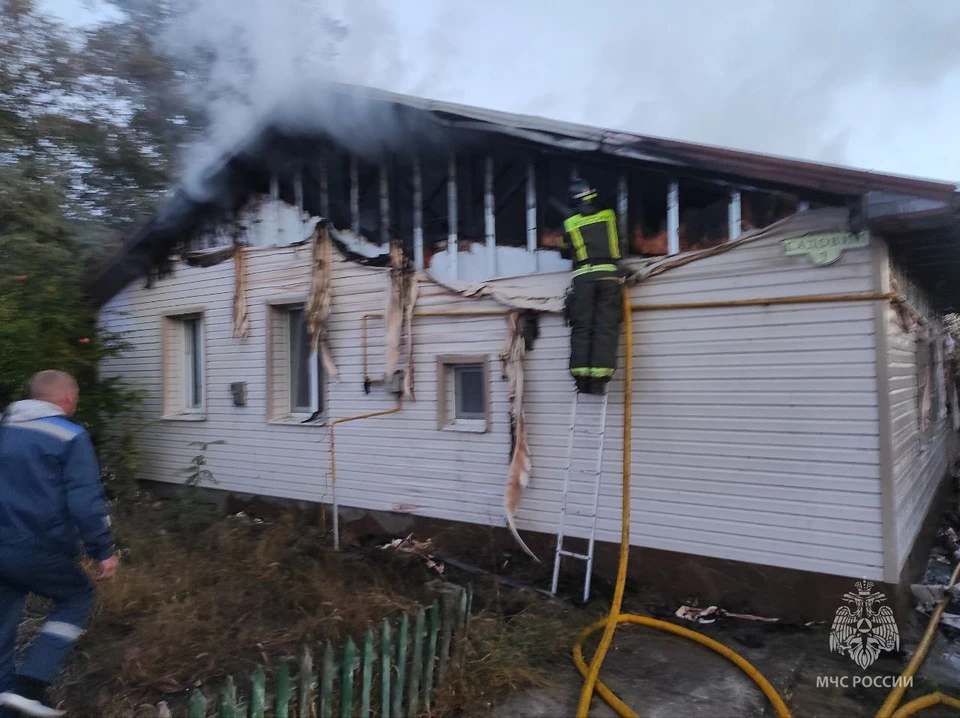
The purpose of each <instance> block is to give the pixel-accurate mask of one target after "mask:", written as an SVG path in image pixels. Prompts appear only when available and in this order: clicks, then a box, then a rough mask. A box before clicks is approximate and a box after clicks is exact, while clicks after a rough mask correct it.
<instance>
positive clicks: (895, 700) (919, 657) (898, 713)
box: [877, 563, 960, 718]
mask: <svg viewBox="0 0 960 718" xmlns="http://www.w3.org/2000/svg"><path fill="white" fill-rule="evenodd" d="M958 576H960V563H958V564H957V566H956V568H954V569H953V574H952V575H951V576H950V582H949V583H948V584H947V586H952V585H953V584H955V583H956V582H957V577H958ZM949 603H950V594H945V595H944V597H943V599H941V601H940V603H938V604H937V607H936V609H934V611H933V613H932V614H930V622H929V623H928V624H927V630H926V632H925V633H924V634H923V638H922V639H920V645H919V646H917V650H916V651H915V652H914V654H913V658H911V659H910V663H909V664H907V667H906V668H905V669H904V670H903V673H901V674H900V677H901V678H902V679H904V680H900V681H897V682H896V685H895V686H894V688H893V690H892V691H890V695H889V696H887V700H886V701H884V703H883V705H882V706H881V707H880V710H879V711H877V718H891V717H892V718H905V716H912V715H913V714H914V713H917V712H919V711H922V710H923V709H924V708H929V707H930V706H935V705H937V704H938V703H943V704H944V705H948V706H951V707H953V708H960V700H957V699H956V698H953V697H951V696H948V695H944V694H943V693H940V692H939V691H937V692H935V693H929V694H927V695H925V696H921V697H920V698H916V699H914V700H912V701H910V702H909V703H907V704H905V705H902V706H900V708H897V706H898V705H900V701H901V700H903V694H904V693H905V692H906V690H907V686H906V683H907V679H910V678H913V676H914V675H915V674H916V672H917V671H918V670H919V668H920V665H921V664H922V663H923V659H924V658H926V657H927V651H929V650H930V645H931V644H932V643H933V639H934V637H935V636H936V635H937V626H938V625H939V624H940V618H941V617H942V616H943V612H944V610H946V608H947V605H948V604H949Z"/></svg>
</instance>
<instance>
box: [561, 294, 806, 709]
mask: <svg viewBox="0 0 960 718" xmlns="http://www.w3.org/2000/svg"><path fill="white" fill-rule="evenodd" d="M623 324H624V343H625V347H626V358H625V361H624V364H625V366H624V375H623V499H622V502H621V528H620V563H619V566H618V567H617V582H616V585H615V588H614V592H613V602H612V603H611V605H610V613H609V614H607V615H606V616H604V617H603V618H601V619H600V620H599V621H596V622H595V623H593V624H591V625H590V626H587V628H585V629H584V630H583V631H582V632H581V633H580V635H579V636H578V637H577V640H576V642H575V643H574V644H573V662H574V664H575V665H576V666H577V670H579V671H580V673H581V675H583V679H584V680H583V689H582V690H581V692H580V700H579V703H578V704H577V718H586V716H587V713H588V712H589V710H590V701H591V700H592V698H593V693H594V690H596V692H597V694H598V695H599V696H600V697H601V698H603V700H604V701H606V703H607V705H609V706H610V707H611V708H612V709H613V710H614V711H615V712H616V713H617V715H619V716H621V717H622V718H636V716H637V713H635V712H634V711H633V710H632V709H631V708H630V706H628V705H627V704H626V703H624V702H623V701H622V700H620V699H619V698H618V697H617V696H616V694H614V693H613V691H611V690H610V689H609V688H607V687H606V686H605V685H604V684H603V682H602V681H601V680H600V679H599V676H600V667H601V666H602V665H603V659H604V658H606V655H607V651H608V650H609V649H610V644H611V643H612V642H613V634H614V633H615V632H616V630H617V626H618V625H619V624H621V623H634V624H638V625H641V626H650V627H652V628H657V629H659V630H661V631H668V632H670V633H673V634H675V635H678V636H683V637H684V638H689V639H690V640H693V641H696V642H697V643H699V644H701V645H703V646H706V647H707V648H709V649H711V650H713V651H716V652H717V653H719V654H720V655H722V656H723V657H724V658H727V659H729V660H730V661H732V662H733V663H734V664H735V665H736V666H737V667H738V668H740V669H741V670H742V671H744V672H745V673H746V674H747V675H748V676H749V677H750V678H751V680H753V681H754V683H756V684H757V685H758V686H759V687H760V690H762V691H763V693H764V695H765V696H767V698H768V699H769V700H770V702H771V703H772V704H773V707H774V708H775V709H776V711H777V715H778V716H780V718H790V711H789V710H788V709H787V706H786V704H785V703H784V702H783V699H782V698H781V697H780V695H779V694H778V693H777V691H776V690H775V689H774V687H773V686H772V685H770V682H769V681H768V680H767V679H766V678H764V677H763V675H762V674H761V673H760V671H758V670H757V669H756V668H754V666H753V665H751V664H750V662H749V661H747V660H746V659H745V658H744V657H743V656H741V655H740V654H738V653H737V652H736V651H733V650H731V649H729V648H727V647H726V646H724V645H723V644H722V643H719V642H717V641H715V640H713V639H712V638H708V637H707V636H704V635H703V634H702V633H697V632H696V631H691V630H690V629H688V628H683V627H682V626H675V625H674V624H672V623H667V622H666V621H658V620H657V619H654V618H648V617H646V616H638V615H636V614H632V613H620V609H621V607H622V606H623V594H624V587H625V586H626V582H627V562H628V560H629V554H630V439H631V436H630V423H631V418H632V417H631V413H632V412H631V410H632V407H633V404H632V391H631V389H632V387H631V383H632V378H633V326H632V312H631V308H630V293H629V290H628V289H627V288H626V287H624V289H623ZM601 628H602V629H603V636H602V637H601V638H600V643H599V645H598V646H597V650H596V651H595V652H594V654H593V658H592V659H591V660H590V665H589V666H588V665H587V663H586V661H585V660H584V658H583V642H584V640H585V639H586V638H587V637H588V636H589V635H591V634H592V633H595V632H596V631H599V630H600V629H601Z"/></svg>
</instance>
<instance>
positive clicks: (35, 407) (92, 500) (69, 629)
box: [0, 371, 119, 718]
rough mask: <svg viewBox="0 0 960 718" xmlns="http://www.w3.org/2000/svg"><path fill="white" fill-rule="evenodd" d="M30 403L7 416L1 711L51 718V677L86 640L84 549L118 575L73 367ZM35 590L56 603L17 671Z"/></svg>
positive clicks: (49, 375)
mask: <svg viewBox="0 0 960 718" xmlns="http://www.w3.org/2000/svg"><path fill="white" fill-rule="evenodd" d="M30 396H31V399H29V400H27V401H18V402H14V403H13V404H11V405H10V406H9V407H8V408H7V410H6V412H5V413H4V414H3V418H2V420H0V715H2V714H3V712H4V711H7V712H8V714H9V712H10V711H15V712H16V713H19V714H20V715H27V716H36V717H38V718H48V717H49V718H53V717H54V716H60V715H63V711H60V710H56V709H55V708H53V707H51V706H50V705H49V701H48V699H47V697H46V691H47V687H48V686H49V685H50V684H51V683H53V681H54V680H55V679H56V677H57V674H58V673H59V671H60V667H61V665H62V663H63V660H64V658H65V657H66V655H67V653H68V652H69V650H70V649H71V648H72V647H73V644H74V643H75V642H76V640H77V639H78V638H79V637H80V634H81V633H82V632H83V629H84V627H85V626H86V624H87V619H88V618H89V614H90V609H91V608H92V606H93V601H94V596H95V592H94V589H93V586H92V585H91V583H90V581H89V579H88V578H87V576H86V574H85V573H84V572H83V570H82V569H81V567H80V566H79V565H78V563H77V559H78V557H79V556H80V554H81V552H85V553H86V554H87V555H88V556H90V558H92V559H93V560H94V561H97V562H98V564H99V577H100V578H102V579H105V578H111V577H112V576H113V575H114V574H115V573H116V572H117V568H118V565H119V561H118V559H117V557H116V555H115V554H114V549H113V534H112V532H111V529H110V517H109V514H108V512H107V511H108V507H107V501H106V497H105V495H104V492H103V486H102V485H101V483H100V469H99V467H98V465H97V458H96V455H95V454H94V451H93V445H92V444H91V442H90V437H89V435H88V434H87V432H86V431H84V430H83V429H82V428H81V427H79V426H77V425H76V424H74V423H72V422H71V421H69V420H68V418H67V417H69V416H71V415H72V414H73V412H74V411H75V410H76V408H77V401H78V399H79V391H78V389H77V383H76V382H75V381H74V379H73V377H71V376H70V375H69V374H65V373H63V372H59V371H42V372H40V373H38V374H36V375H35V376H34V377H33V378H32V379H31V381H30ZM31 593H34V594H37V595H40V596H44V597H46V598H48V599H50V600H51V601H53V610H52V612H51V613H50V616H49V617H48V619H47V622H46V623H45V624H44V625H43V626H42V628H41V629H40V635H39V636H37V638H36V640H35V641H34V642H33V645H32V646H30V648H29V650H28V651H27V652H26V655H25V657H24V659H23V663H22V664H21V665H20V668H19V670H18V671H16V672H15V671H14V649H15V647H16V637H17V627H18V625H19V623H20V619H21V615H22V613H23V608H24V605H25V603H26V600H27V596H28V595H29V594H31Z"/></svg>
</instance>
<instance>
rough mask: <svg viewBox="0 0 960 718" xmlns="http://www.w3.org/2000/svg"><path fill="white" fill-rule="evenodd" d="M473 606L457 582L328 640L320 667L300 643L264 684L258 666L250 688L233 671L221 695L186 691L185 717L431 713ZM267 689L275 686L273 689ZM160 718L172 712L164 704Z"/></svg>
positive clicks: (347, 717)
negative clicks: (408, 609)
mask: <svg viewBox="0 0 960 718" xmlns="http://www.w3.org/2000/svg"><path fill="white" fill-rule="evenodd" d="M472 604H473V588H472V587H468V588H466V589H464V588H459V587H455V588H454V589H452V590H450V591H447V592H445V593H444V594H443V595H442V597H441V598H440V599H439V600H434V601H433V603H432V604H431V605H430V607H429V608H428V609H426V610H424V608H423V606H419V605H418V606H417V609H416V612H415V613H414V615H413V629H412V631H411V626H410V623H411V620H410V619H411V616H410V615H409V614H407V613H402V614H400V615H399V616H398V617H395V618H394V620H392V621H391V620H390V619H387V618H384V619H383V621H382V622H381V624H380V626H379V627H377V628H378V629H379V630H374V628H373V627H371V628H368V629H367V631H366V633H365V634H364V637H363V639H362V641H361V642H360V645H359V646H358V645H357V644H356V643H355V642H354V640H353V639H352V638H348V639H347V641H346V643H345V644H344V645H343V646H342V648H341V649H340V650H339V651H336V650H334V647H333V645H332V644H331V643H330V642H329V641H327V642H326V644H325V645H324V647H323V654H322V657H321V661H320V665H319V666H318V667H317V668H315V665H316V663H315V660H314V656H313V653H312V652H311V651H310V649H309V648H308V647H304V649H303V651H302V653H301V654H300V659H299V660H298V661H297V664H298V665H297V670H296V675H292V673H291V670H290V662H289V661H287V660H283V661H280V662H279V664H278V665H277V667H276V671H275V672H274V675H273V681H272V686H268V685H267V683H268V682H267V677H266V671H265V670H264V668H263V667H262V666H258V667H257V668H256V669H255V670H254V671H253V675H252V676H251V678H250V683H249V693H247V694H246V695H243V694H242V692H241V691H239V690H238V689H237V683H236V681H235V680H234V679H233V677H232V676H228V677H227V679H226V680H225V681H224V684H223V687H222V689H221V690H220V692H219V694H218V697H217V698H216V699H214V700H210V699H208V697H207V696H206V695H204V693H203V692H202V691H200V689H197V690H195V691H194V692H193V694H192V695H191V696H190V700H189V702H188V703H187V708H186V716H187V718H208V717H209V716H213V717H214V718H267V717H268V716H271V717H273V718H334V716H339V717H340V718H353V716H359V717H360V718H374V717H375V716H379V717H380V718H391V717H392V718H403V717H404V716H407V717H409V716H416V715H419V714H421V713H424V712H428V711H429V710H430V707H431V703H432V700H433V692H434V688H436V686H437V685H438V684H439V682H440V681H441V680H442V679H443V676H444V674H445V673H446V671H447V670H448V669H449V667H450V664H451V662H452V661H454V660H456V659H457V656H458V654H460V652H461V651H460V649H461V648H462V647H463V646H464V637H465V634H466V630H467V625H468V623H469V619H470V611H471V609H472ZM271 689H272V690H271ZM157 708H158V716H159V718H173V713H172V712H171V711H170V708H169V707H168V706H167V704H166V703H165V702H161V703H160V704H159V705H158V706H157Z"/></svg>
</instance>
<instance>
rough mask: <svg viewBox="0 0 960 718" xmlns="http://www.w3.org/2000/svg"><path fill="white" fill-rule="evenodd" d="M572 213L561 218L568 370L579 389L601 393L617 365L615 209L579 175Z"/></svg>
mask: <svg viewBox="0 0 960 718" xmlns="http://www.w3.org/2000/svg"><path fill="white" fill-rule="evenodd" d="M570 199H571V201H572V211H573V213H574V214H573V215H572V216H570V217H567V219H566V220H565V221H564V223H563V232H564V233H563V241H562V242H561V245H560V246H561V251H562V253H563V255H564V256H566V257H570V258H572V259H573V281H572V282H571V285H570V289H569V290H568V291H567V296H566V302H565V305H566V306H565V310H566V317H567V321H568V322H569V323H570V373H571V374H572V375H573V378H574V380H575V381H576V385H577V391H579V392H580V393H583V394H603V393H604V392H605V391H606V386H607V382H609V381H610V379H611V378H613V372H614V370H615V369H616V366H617V343H618V339H619V337H620V320H621V314H622V311H621V298H620V291H621V280H620V265H619V262H620V256H621V253H620V239H619V237H618V236H617V216H616V215H615V214H614V212H613V210H610V209H600V207H599V206H598V205H597V191H596V190H595V189H594V188H593V187H591V186H590V185H589V184H588V183H587V182H585V181H584V180H582V179H579V178H577V179H574V180H573V182H572V183H571V185H570Z"/></svg>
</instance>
